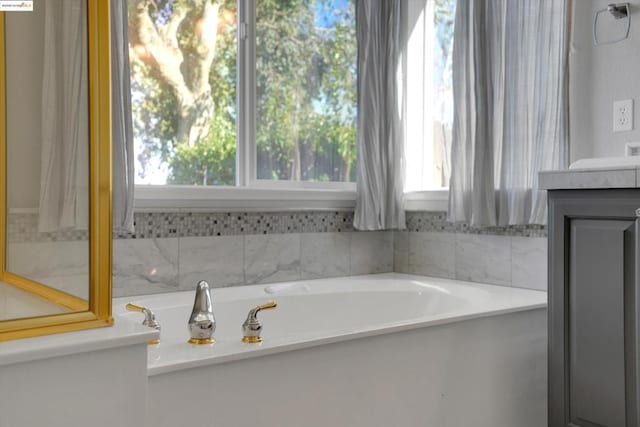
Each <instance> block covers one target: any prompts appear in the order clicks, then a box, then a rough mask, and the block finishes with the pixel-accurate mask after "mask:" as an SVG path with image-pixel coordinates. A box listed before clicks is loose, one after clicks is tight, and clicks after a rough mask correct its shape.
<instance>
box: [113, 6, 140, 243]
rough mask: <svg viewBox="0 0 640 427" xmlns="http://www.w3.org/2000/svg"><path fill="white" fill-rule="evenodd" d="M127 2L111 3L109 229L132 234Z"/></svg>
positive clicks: (133, 168) (133, 182)
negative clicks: (111, 200) (110, 190)
mask: <svg viewBox="0 0 640 427" xmlns="http://www.w3.org/2000/svg"><path fill="white" fill-rule="evenodd" d="M128 30H129V21H128V15H127V0H111V74H112V76H111V111H112V112H111V120H112V152H113V183H112V185H113V193H112V194H113V229H114V231H124V232H133V231H134V229H133V203H134V190H135V157H134V151H133V117H132V114H131V76H130V74H131V73H130V69H129V38H128Z"/></svg>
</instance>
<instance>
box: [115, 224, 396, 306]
mask: <svg viewBox="0 0 640 427" xmlns="http://www.w3.org/2000/svg"><path fill="white" fill-rule="evenodd" d="M113 254H114V270H113V294H114V296H128V295H141V294H151V293H159V292H169V291H182V290H191V289H194V287H195V284H196V283H197V281H198V280H201V279H204V280H207V281H208V282H209V283H210V284H211V285H212V286H213V287H225V286H238V285H251V284H260V283H273V282H281V281H292V280H300V279H313V278H323V277H336V276H348V275H355V274H367V273H383V272H391V271H393V232H391V231H383V232H353V231H348V232H320V233H313V232H312V233H281V234H249V235H232V236H187V237H168V238H163V237H161V238H143V239H116V240H114V248H113Z"/></svg>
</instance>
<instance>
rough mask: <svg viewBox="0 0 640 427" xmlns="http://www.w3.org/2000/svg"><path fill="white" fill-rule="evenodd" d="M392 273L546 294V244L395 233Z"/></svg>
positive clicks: (544, 240)
mask: <svg viewBox="0 0 640 427" xmlns="http://www.w3.org/2000/svg"><path fill="white" fill-rule="evenodd" d="M394 271H396V272H398V273H410V274H421V275H426V276H435V277H444V278H449V279H458V280H467V281H471V282H481V283H490V284H494V285H502V286H513V287H519V288H527V289H535V290H543V291H546V290H547V238H546V237H523V236H517V235H516V236H510V235H491V234H470V233H464V232H457V231H454V232H438V231H396V232H395V233H394Z"/></svg>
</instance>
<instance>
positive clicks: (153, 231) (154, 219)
mask: <svg viewBox="0 0 640 427" xmlns="http://www.w3.org/2000/svg"><path fill="white" fill-rule="evenodd" d="M446 218H447V214H446V212H435V211H420V212H416V211H410V212H407V230H408V231H437V232H443V233H467V234H493V235H501V236H522V237H546V235H547V230H546V227H545V226H543V225H525V226H507V227H483V228H478V227H471V226H469V225H468V224H452V223H450V222H447V220H446ZM134 223H135V233H114V235H113V238H114V239H149V238H164V237H195V236H235V235H253V234H286V233H323V232H334V233H336V232H337V233H340V232H351V231H355V230H354V228H353V211H295V212H137V213H136V214H135V215H134ZM8 237H9V241H10V242H43V241H44V242H55V241H68V240H87V232H86V231H75V230H69V231H60V232H54V233H40V232H38V217H37V214H35V213H29V214H11V215H9V221H8Z"/></svg>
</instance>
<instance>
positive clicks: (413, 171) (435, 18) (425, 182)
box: [405, 0, 456, 192]
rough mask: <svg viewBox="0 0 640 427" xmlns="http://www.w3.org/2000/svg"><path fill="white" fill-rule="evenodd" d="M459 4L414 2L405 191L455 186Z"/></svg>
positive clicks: (450, 0) (410, 22)
mask: <svg viewBox="0 0 640 427" xmlns="http://www.w3.org/2000/svg"><path fill="white" fill-rule="evenodd" d="M455 6H456V2H455V0H433V1H431V0H429V1H425V0H409V1H408V7H409V11H408V13H407V16H408V46H407V58H406V65H405V69H406V73H405V74H406V85H407V122H406V138H407V153H406V159H407V160H406V178H405V191H406V192H416V191H426V190H438V189H444V188H446V187H448V185H449V176H450V158H451V130H452V123H453V88H452V80H453V79H452V77H453V76H452V51H453V29H454V17H455Z"/></svg>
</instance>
